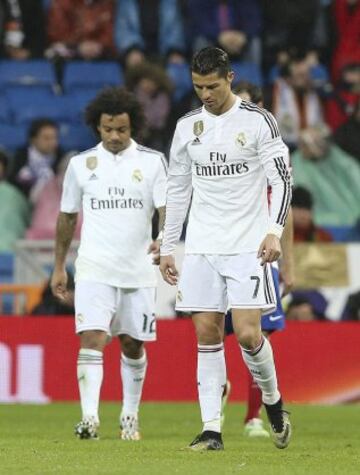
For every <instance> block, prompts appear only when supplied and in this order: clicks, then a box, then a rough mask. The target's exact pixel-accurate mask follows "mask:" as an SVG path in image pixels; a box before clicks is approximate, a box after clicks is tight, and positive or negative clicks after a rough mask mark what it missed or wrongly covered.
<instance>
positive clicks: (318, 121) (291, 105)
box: [272, 58, 324, 149]
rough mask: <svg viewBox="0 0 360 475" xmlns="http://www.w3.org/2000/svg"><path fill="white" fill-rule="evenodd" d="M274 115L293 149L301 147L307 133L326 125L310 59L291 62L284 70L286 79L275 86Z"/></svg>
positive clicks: (280, 79)
mask: <svg viewBox="0 0 360 475" xmlns="http://www.w3.org/2000/svg"><path fill="white" fill-rule="evenodd" d="M272 111H273V113H274V115H275V118H276V119H277V121H278V124H279V127H280V131H281V134H282V137H283V139H284V141H285V142H286V144H287V145H288V146H289V147H290V149H294V148H296V146H297V145H298V142H299V136H300V132H301V131H302V130H303V129H305V128H307V127H315V126H319V125H322V124H323V123H324V119H323V110H322V103H321V100H320V97H319V95H318V93H317V91H316V89H315V87H314V84H313V83H312V80H311V76H310V64H309V62H308V61H307V59H306V58H299V59H291V60H290V61H289V62H288V63H287V64H286V65H285V66H284V68H283V70H282V77H280V78H278V79H277V80H276V81H275V83H274V88H273V94H272Z"/></svg>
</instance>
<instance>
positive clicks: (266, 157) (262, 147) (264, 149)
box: [258, 111, 291, 264]
mask: <svg viewBox="0 0 360 475" xmlns="http://www.w3.org/2000/svg"><path fill="white" fill-rule="evenodd" d="M258 154H259V158H260V161H261V163H262V166H263V168H264V170H265V174H266V177H267V180H268V184H269V185H270V186H271V189H272V199H271V208H270V223H269V228H268V230H267V234H266V236H265V238H264V240H263V241H262V243H261V244H260V247H259V252H258V257H260V258H261V263H262V264H265V263H266V262H274V261H276V260H278V259H279V257H280V255H281V243H280V239H281V237H282V234H283V231H284V227H285V222H286V218H287V216H288V212H289V208H290V202H291V171H290V167H289V164H288V149H287V147H286V145H285V144H284V142H283V141H282V139H281V136H280V132H279V129H278V125H277V123H276V120H275V119H274V117H273V116H272V114H270V113H269V112H267V111H264V114H263V116H262V117H261V122H260V126H259V130H258Z"/></svg>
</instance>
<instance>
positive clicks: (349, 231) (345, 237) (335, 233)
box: [322, 225, 360, 242]
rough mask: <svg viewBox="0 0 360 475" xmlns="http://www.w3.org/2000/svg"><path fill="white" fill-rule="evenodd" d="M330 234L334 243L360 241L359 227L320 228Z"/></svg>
mask: <svg viewBox="0 0 360 475" xmlns="http://www.w3.org/2000/svg"><path fill="white" fill-rule="evenodd" d="M322 228H323V229H325V231H327V232H328V233H330V234H331V236H332V238H333V240H334V241H335V242H354V241H359V240H360V225H358V226H322Z"/></svg>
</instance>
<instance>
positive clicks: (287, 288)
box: [279, 263, 295, 297]
mask: <svg viewBox="0 0 360 475" xmlns="http://www.w3.org/2000/svg"><path fill="white" fill-rule="evenodd" d="M279 270H280V281H281V282H282V284H283V290H282V293H281V297H285V295H287V294H289V293H290V292H291V291H292V289H293V287H294V283H295V276H294V269H293V266H289V265H285V264H284V263H282V264H281V265H280V269H279Z"/></svg>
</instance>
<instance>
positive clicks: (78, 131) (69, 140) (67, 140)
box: [59, 122, 98, 151]
mask: <svg viewBox="0 0 360 475" xmlns="http://www.w3.org/2000/svg"><path fill="white" fill-rule="evenodd" d="M59 135H60V145H61V147H62V148H63V149H64V150H65V151H69V150H78V151H83V150H87V149H88V148H91V147H93V146H94V145H95V144H96V143H97V142H98V140H97V139H96V137H95V135H94V134H93V133H92V132H91V130H90V129H89V128H88V127H86V126H85V125H80V124H79V125H75V124H72V123H66V122H64V123H62V124H60V128H59Z"/></svg>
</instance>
